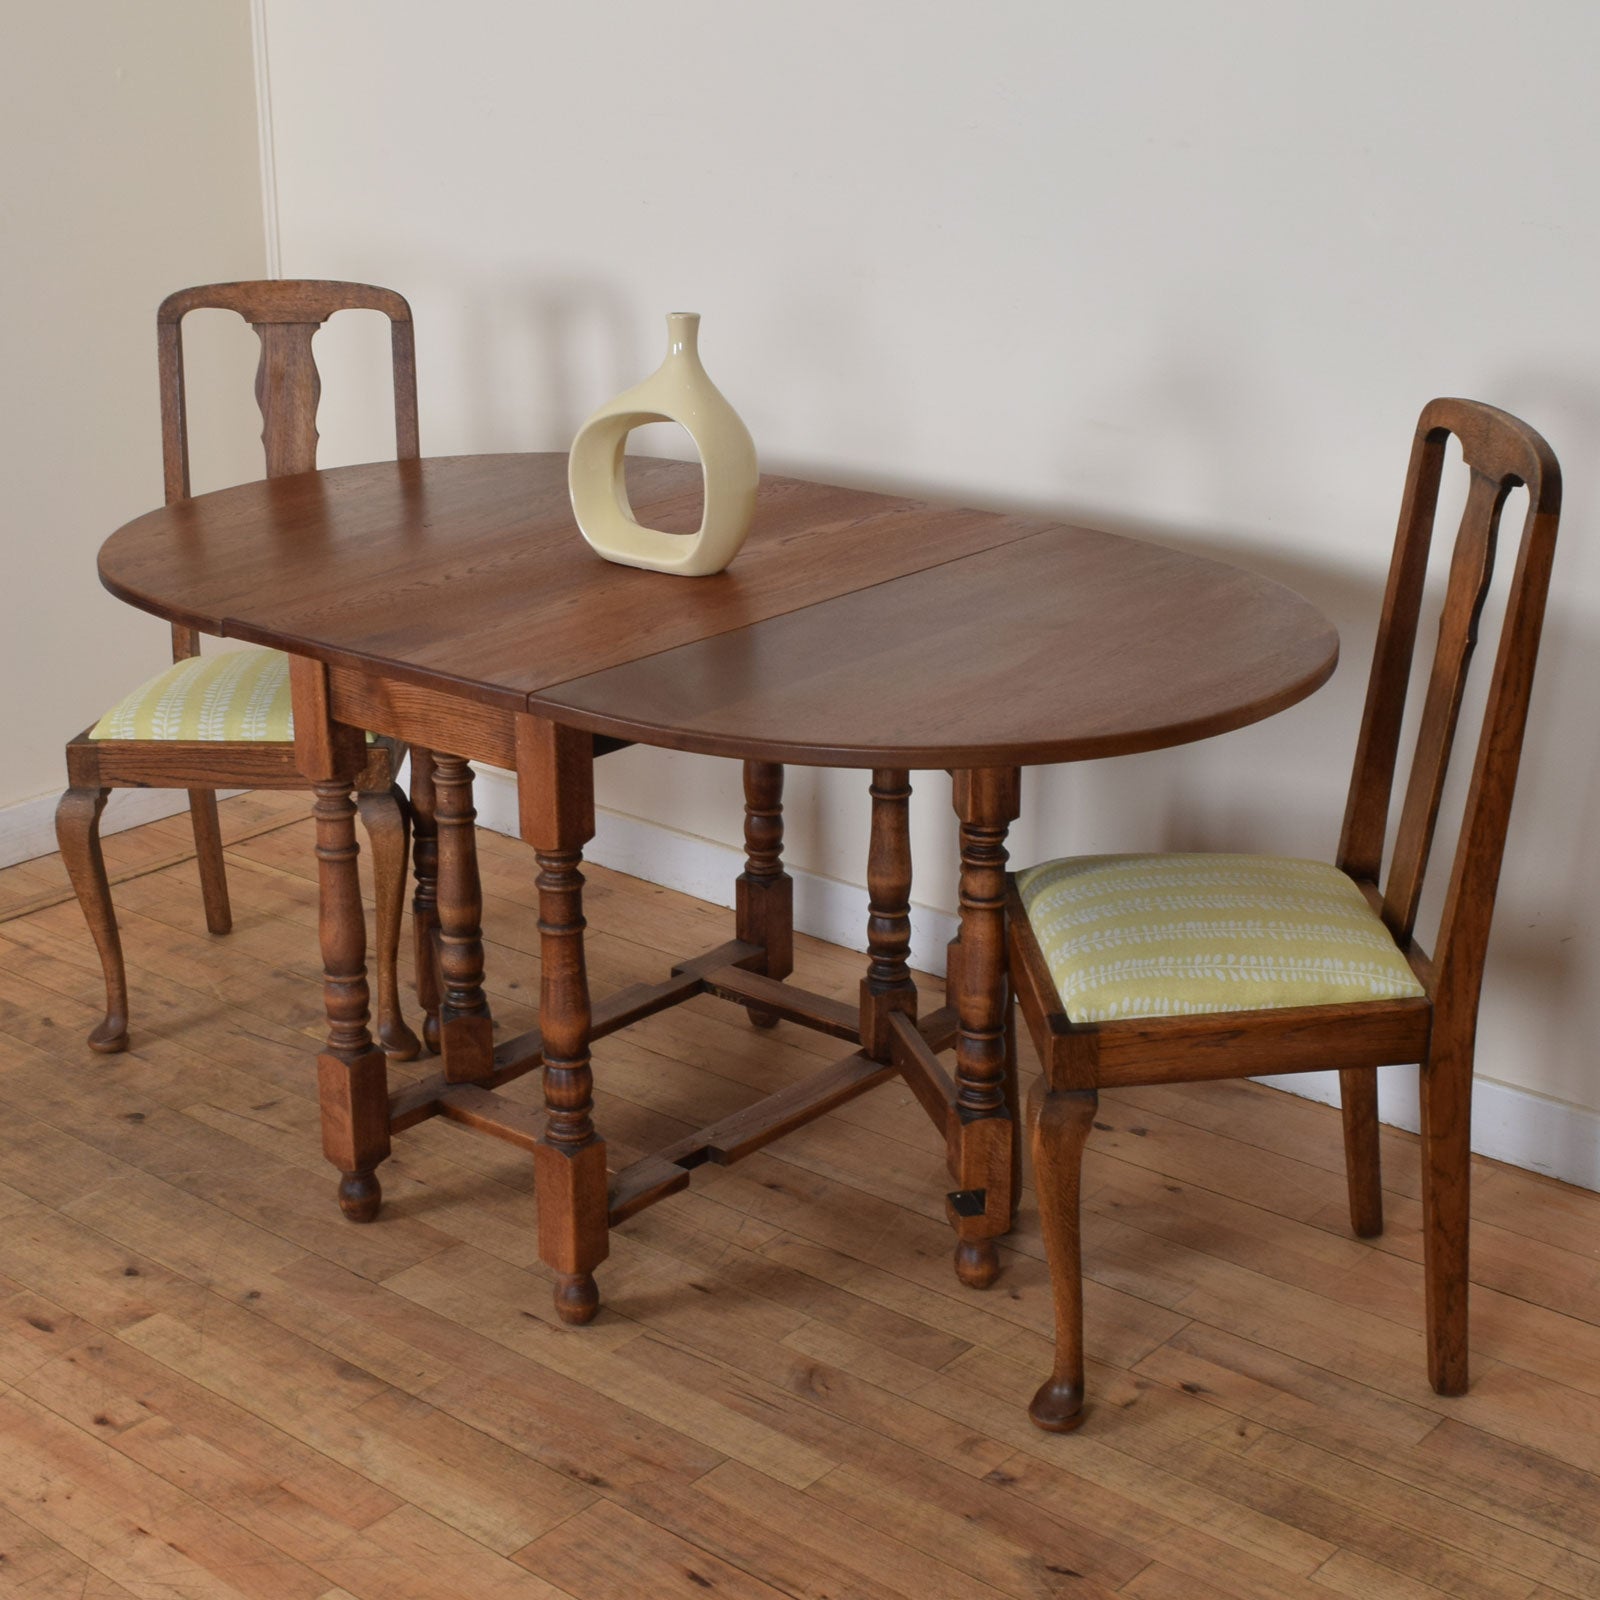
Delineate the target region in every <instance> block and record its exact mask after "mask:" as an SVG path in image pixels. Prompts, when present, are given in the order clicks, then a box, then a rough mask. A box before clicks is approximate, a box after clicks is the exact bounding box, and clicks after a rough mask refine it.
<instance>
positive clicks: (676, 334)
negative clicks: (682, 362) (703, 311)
mask: <svg viewBox="0 0 1600 1600" xmlns="http://www.w3.org/2000/svg"><path fill="white" fill-rule="evenodd" d="M699 344H700V313H699V312H698V311H669V312H668V313H667V354H668V355H674V356H679V355H691V356H692V355H698V354H699Z"/></svg>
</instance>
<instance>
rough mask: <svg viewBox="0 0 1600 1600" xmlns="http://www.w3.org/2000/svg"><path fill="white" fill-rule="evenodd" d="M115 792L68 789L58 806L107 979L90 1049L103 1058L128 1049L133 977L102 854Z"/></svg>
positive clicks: (70, 867) (67, 856)
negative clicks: (105, 815)
mask: <svg viewBox="0 0 1600 1600" xmlns="http://www.w3.org/2000/svg"><path fill="white" fill-rule="evenodd" d="M110 793H111V791H110V790H109V789H68V790H67V792H66V793H65V794H64V795H62V797H61V801H60V803H59V804H58V805H57V806H56V842H57V843H58V844H59V845H60V846H61V859H62V860H63V861H64V862H65V863H66V867H67V876H68V877H70V878H71V879H72V888H73V891H74V892H75V893H76V894H77V896H78V904H79V905H80V906H81V907H82V908H83V918H84V921H85V922H87V923H88V924H89V932H90V933H91V934H92V935H93V936H94V943H95V948H96V949H97V950H98V951H99V952H100V966H101V968H102V969H103V971H104V972H105V975H106V1015H105V1020H104V1021H103V1022H102V1023H101V1024H100V1025H99V1026H98V1027H97V1028H96V1029H95V1030H94V1031H93V1032H92V1033H91V1034H90V1035H89V1048H90V1049H91V1050H98V1051H99V1052H100V1053H101V1054H102V1055H113V1054H115V1053H116V1052H117V1051H118V1050H126V1049H127V1048H128V979H127V974H126V973H125V972H124V971H123V966H122V939H121V937H120V936H119V935H118V933H117V914H116V912H115V911H114V910H113V909H112V906H111V884H110V882H109V880H108V879H107V878H106V861H105V857H104V855H102V854H101V851H100V813H101V812H102V811H104V810H105V808H106V798H107V796H109V795H110Z"/></svg>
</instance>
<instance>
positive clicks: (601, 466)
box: [567, 311, 759, 578]
mask: <svg viewBox="0 0 1600 1600" xmlns="http://www.w3.org/2000/svg"><path fill="white" fill-rule="evenodd" d="M699 334H700V313H699V312H697V311H674V312H671V313H670V314H669V315H668V317H667V358H666V360H665V361H663V362H662V363H661V365H660V367H659V368H657V370H656V371H655V372H653V373H652V374H651V375H650V376H649V377H648V378H646V379H645V380H644V382H643V383H640V384H635V385H634V387H633V388H631V389H629V390H628V391H627V392H626V393H625V394H619V395H618V396H617V398H616V399H615V400H611V401H608V402H607V403H606V404H605V405H603V406H601V407H600V409H599V410H598V411H596V412H595V414H594V415H593V416H592V417H590V418H589V420H588V421H587V422H586V423H584V425H583V426H582V427H581V428H580V429H579V430H578V437H577V438H576V439H574V440H573V441H572V454H571V456H570V457H569V458H568V462H567V487H568V490H569V491H570V493H571V495H572V511H573V515H574V516H575V517H576V518H577V519H578V527H579V529H580V530H581V532H582V534H583V536H584V538H585V539H587V540H588V541H589V543H590V545H591V546H592V547H593V548H594V549H595V550H596V551H597V552H598V553H599V554H600V555H602V556H604V557H605V558H606V560H607V561H617V562H620V563H621V564H622V565H623V566H626V567H648V568H650V569H651V570H652V571H655V572H672V573H676V574H677V575H678V576H679V577H682V578H703V577H706V576H707V575H708V574H710V573H713V572H721V571H722V569H723V568H724V567H726V566H727V564H728V563H729V562H730V561H732V560H733V558H734V557H735V556H736V555H737V554H738V553H739V547H740V545H742V544H743V543H744V541H745V536H746V535H747V534H748V533H749V532H750V519H751V517H752V516H753V515H754V513H755V505H756V481H757V478H758V477H759V469H758V468H757V466H756V447H755V442H754V441H753V440H752V439H751V437H750V430H749V429H748V428H746V427H745V425H744V423H743V422H742V421H740V419H739V414H738V412H736V411H735V410H734V409H733V407H732V406H730V405H729V404H728V402H727V401H726V400H725V399H724V398H723V397H722V395H721V393H720V392H719V391H718V389H717V386H716V385H715V384H714V383H713V382H712V381H711V379H710V378H709V377H707V376H706V369H705V368H704V367H702V366H701V365H700V351H699ZM646 422H676V423H677V424H678V425H679V426H680V427H681V428H682V429H683V430H684V432H685V433H687V434H688V435H689V437H690V438H691V439H692V440H693V441H694V446H695V449H696V450H697V451H698V452H699V454H700V466H701V472H702V475H703V479H704V484H705V512H704V515H703V516H702V517H701V519H700V528H699V531H698V532H696V533H691V534H683V533H666V532H663V531H662V530H661V529H660V528H646V527H642V526H641V525H640V524H639V523H638V522H636V521H635V520H634V516H633V507H632V506H631V505H630V504H629V503H628V485H627V480H626V478H625V476H624V468H623V452H624V450H625V449H626V447H627V443H628V434H629V433H630V432H631V431H632V430H633V429H634V428H637V427H639V426H640V425H641V424H643V423H646Z"/></svg>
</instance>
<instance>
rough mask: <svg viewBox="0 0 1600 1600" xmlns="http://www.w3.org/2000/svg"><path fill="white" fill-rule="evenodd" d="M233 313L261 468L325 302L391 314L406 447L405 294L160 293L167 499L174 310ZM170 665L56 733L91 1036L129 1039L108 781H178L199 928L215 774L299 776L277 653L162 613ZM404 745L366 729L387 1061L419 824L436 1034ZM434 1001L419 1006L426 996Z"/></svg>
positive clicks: (302, 444)
mask: <svg viewBox="0 0 1600 1600" xmlns="http://www.w3.org/2000/svg"><path fill="white" fill-rule="evenodd" d="M201 309H220V310H227V311H234V312H237V313H238V314H239V315H240V316H241V317H243V318H244V319H245V320H246V321H247V322H249V323H250V324H251V325H252V327H253V328H254V329H255V332H256V334H257V336H258V337H259V339H260V343H261V360H260V365H259V367H258V369H257V372H256V400H257V403H258V404H259V405H260V408H261V417H262V423H263V427H262V434H261V438H262V443H263V445H264V446H265V450H266V475H267V477H269V478H276V477H282V476H287V475H289V474H292V473H301V472H310V471H313V470H314V469H315V467H316V464H317V426H316V413H317V401H318V398H319V396H320V394H321V388H322V384H321V379H320V377H319V375H318V372H317V366H316V361H315V358H314V356H313V354H312V348H311V344H312V338H313V336H314V335H315V333H316V331H317V329H318V328H319V327H321V326H322V324H323V323H324V322H326V321H327V320H328V318H329V317H331V316H332V315H333V314H334V313H335V312H336V311H354V310H371V311H379V312H382V313H383V314H384V315H385V316H387V317H388V318H389V323H390V330H391V347H392V363H393V375H394V420H395V450H396V455H397V457H398V458H399V459H400V460H414V459H415V458H416V457H417V455H418V443H417V374H416V356H415V347H414V342H413V337H412V325H411V308H410V307H409V306H408V305H407V304H406V302H405V300H404V299H403V298H402V297H401V296H400V295H398V294H395V293H393V292H392V291H391V290H388V289H377V288H372V287H370V286H369V285H366V284H359V283H328V282H319V281H307V280H294V279H274V280H266V281H258V282H250V283H221V284H209V285H206V286H204V287H201V288H195V289H182V290H179V292H178V293H176V294H174V295H170V296H168V298H167V299H166V300H164V301H163V302H162V304H161V308H160V310H159V311H158V312H157V313H156V335H157V343H158V353H159V361H160V383H161V448H162V460H163V466H164V471H165V479H166V499H167V503H168V504H169V505H170V504H172V503H173V502H174V501H178V500H185V499H187V498H188V497H189V439H188V426H187V416H186V412H185V406H184V381H183V344H182V323H183V319H184V317H185V316H187V315H188V314H189V313H190V312H191V311H197V310H201ZM172 658H173V665H172V666H171V667H169V668H167V669H166V670H165V671H163V672H161V673H158V674H157V675H156V676H155V677H153V678H151V679H150V680H149V681H148V682H146V683H143V684H141V685H140V686H139V687H138V688H137V689H135V690H134V691H133V692H132V693H131V694H129V695H126V696H125V697H124V698H123V699H122V700H121V701H119V702H118V703H117V704H116V705H115V706H113V707H112V709H111V710H110V711H108V712H107V713H106V714H105V715H104V716H103V717H101V718H100V720H99V721H98V722H96V723H95V724H94V726H93V727H91V728H88V729H86V730H85V731H84V732H83V733H81V734H79V735H78V737H77V738H75V739H73V740H72V741H71V742H70V743H69V744H68V745H67V775H68V783H69V785H70V787H69V788H68V789H67V791H66V793H65V794H64V795H62V797H61V802H60V804H59V806H58V807H57V809H56V837H57V839H58V840H59V842H60V846H61V854H62V858H63V860H64V861H65V862H66V866H67V871H68V873H69V875H70V876H71V879H72V886H73V889H74V890H75V891H76V893H77V896H78V902H79V904H80V905H81V906H82V907H83V913H84V917H85V918H86V919H87V921H88V924H89V930H90V932H91V933H92V934H93V936H94V941H95V945H96V947H97V948H98V950H99V953H100V962H101V966H102V967H103V968H104V970H105V980H106V1015H105V1019H104V1020H103V1021H102V1022H101V1023H100V1024H99V1025H98V1026H97V1027H96V1028H95V1029H94V1031H93V1032H92V1033H91V1034H90V1035H89V1045H90V1047H91V1048H92V1049H94V1050H99V1051H102V1052H112V1051H118V1050H124V1049H126V1048H127V1044H128V992H127V978H126V975H125V972H124V968H123V960H122V944H121V939H120V937H119V935H118V932H117V921H116V914H115V912H114V911H113V909H112V904H111V888H110V884H109V882H108V881H107V878H106V869H105V861H104V858H103V856H102V853H101V848H100V831H99V830H100V815H101V812H102V811H103V810H104V809H105V804H106V799H107V797H108V795H109V793H110V791H111V790H112V789H114V788H124V787H138V788H157V789H187V790H188V792H189V815H190V819H191V821H192V822H193V825H194V843H195V854H196V857H197V859H198V862H199V869H200V891H201V895H202V898H203V899H204V902H205V915H206V926H207V928H209V929H210V931H211V932H212V933H217V934H221V933H227V932H228V931H229V929H230V928H231V927H232V925H233V917H232V912H231V910H230V908H229V904H228V883H227V878H226V876H225V872H224V867H223V855H222V835H221V831H220V827H219V824H218V820H217V795H216V791H217V790H218V789H219V788H242V789H309V788H310V787H311V785H310V784H309V783H308V782H307V781H306V780H305V779H304V778H303V777H302V776H301V775H300V772H299V770H298V768H297V767H296V766H295V754H294V727H293V719H292V715H291V711H290V705H289V658H288V657H287V656H286V655H284V654H283V652H282V651H278V650H264V649H257V648H250V649H245V650H240V651H234V652H226V653H222V654H217V655H209V656H202V655H201V654H200V636H199V634H198V633H197V632H196V631H195V630H194V629H192V628H186V627H182V626H179V625H178V624H174V625H173V628H172ZM404 755H405V747H404V746H403V745H400V744H398V743H397V742H395V741H394V740H392V739H387V738H379V737H375V736H372V735H369V736H368V741H367V760H366V767H365V769H364V770H363V771H362V773H361V776H360V778H359V779H358V780H357V785H356V787H357V789H358V791H359V792H358V796H357V803H358V805H359V808H360V813H361V819H362V821H363V823H364V824H365V826H366V829H367V833H368V836H369V838H370V840H371V844H372V861H373V877H374V881H375V886H376V900H377V939H376V946H377V1005H376V1012H377V1023H376V1032H377V1035H378V1039H379V1043H380V1044H381V1045H382V1047H383V1049H384V1050H385V1051H386V1052H387V1053H389V1054H390V1055H392V1056H395V1057H397V1058H399V1059H409V1058H410V1057H412V1056H415V1055H416V1054H417V1053H418V1050H419V1048H420V1047H419V1045H418V1041H417V1037H416V1035H415V1034H414V1033H413V1032H412V1031H411V1029H410V1028H409V1027H407V1025H406V1022H405V1018H404V1017H403V1016H402V1014H401V1011H400V1001H399V992H398V981H397V977H396V970H395V968H396V952H397V948H398V942H399V937H400V918H401V910H402V905H403V901H404V897H405V880H406V850H407V840H408V837H409V833H410V830H411V828H412V826H413V823H414V826H415V830H416V835H417V904H416V924H417V935H418V938H417V955H418V964H417V973H418V991H419V995H420V997H421V998H422V1000H423V1003H424V1006H425V1007H426V1008H427V1009H428V1011H429V1017H428V1023H429V1026H428V1035H429V1043H430V1045H432V1046H433V1047H435V1048H437V1029H438V1015H437V1013H438V1005H439V983H438V973H437V964H436V958H435V950H434V942H433V938H432V930H433V928H434V927H435V926H436V925H437V916H436V914H435V911H434V901H435V893H434V891H435V883H434V876H433V874H434V872H435V870H436V862H437V848H436V843H435V841H436V838H437V832H436V825H435V821H434V809H433V785H432V781H431V779H432V770H433V764H432V760H431V756H430V754H429V752H426V751H414V752H413V753H412V769H413V772H412V804H411V805H410V806H408V804H407V800H406V796H405V794H404V793H403V792H402V791H401V789H400V788H399V786H398V785H397V783H396V781H395V778H396V773H397V771H398V769H399V766H400V762H401V760H402V758H403V757H404ZM430 1002H431V1004H430Z"/></svg>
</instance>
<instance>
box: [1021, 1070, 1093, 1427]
mask: <svg viewBox="0 0 1600 1600" xmlns="http://www.w3.org/2000/svg"><path fill="white" fill-rule="evenodd" d="M1099 1103H1100V1096H1099V1095H1098V1094H1097V1093H1096V1092H1095V1091H1094V1090H1093V1089H1067V1090H1057V1091H1056V1092H1055V1093H1053V1094H1052V1093H1048V1092H1046V1089H1045V1084H1044V1080H1043V1079H1042V1078H1040V1079H1037V1080H1036V1081H1035V1083H1034V1086H1033V1090H1032V1092H1031V1093H1030V1094H1029V1096H1028V1128H1029V1133H1030V1135H1031V1139H1032V1144H1033V1178H1034V1184H1035V1187H1036V1188H1037V1191H1038V1195H1039V1223H1040V1229H1041V1231H1042V1233H1043V1234H1044V1253H1045V1259H1046V1261H1048V1263H1049V1265H1050V1292H1051V1295H1052V1297H1053V1299H1054V1302H1055V1313H1056V1360H1055V1368H1054V1370H1053V1371H1052V1372H1051V1374H1050V1376H1049V1377H1048V1378H1047V1379H1046V1380H1045V1381H1044V1382H1043V1383H1042V1384H1040V1385H1039V1392H1038V1393H1037V1394H1036V1395H1034V1397H1033V1403H1032V1405H1030V1406H1029V1407H1028V1415H1029V1416H1030V1417H1032V1418H1033V1420H1034V1422H1035V1423H1037V1424H1038V1426H1039V1427H1041V1428H1043V1429H1044V1430H1045V1431H1046V1432H1048V1433H1071V1432H1072V1430H1073V1429H1074V1428H1076V1427H1077V1426H1078V1424H1079V1423H1080V1422H1081V1421H1082V1420H1083V1245H1082V1236H1081V1231H1080V1225H1079V1214H1078V1199H1079V1193H1080V1190H1081V1186H1082V1176H1083V1147H1084V1144H1085V1143H1086V1142H1087V1140H1088V1137H1089V1129H1090V1128H1091V1127H1092V1126H1093V1125H1094V1115H1095V1108H1096V1107H1097V1106H1098V1105H1099Z"/></svg>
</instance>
